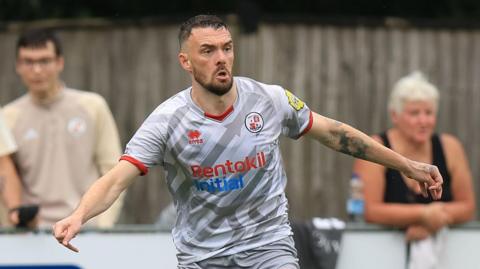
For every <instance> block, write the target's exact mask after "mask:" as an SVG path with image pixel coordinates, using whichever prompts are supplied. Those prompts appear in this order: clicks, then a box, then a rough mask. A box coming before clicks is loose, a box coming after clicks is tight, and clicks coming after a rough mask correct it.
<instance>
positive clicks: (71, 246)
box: [62, 243, 79, 253]
mask: <svg viewBox="0 0 480 269" xmlns="http://www.w3.org/2000/svg"><path fill="white" fill-rule="evenodd" d="M62 245H64V246H65V247H66V248H68V249H70V250H71V251H74V252H77V253H78V252H79V251H78V248H76V247H74V246H73V245H72V244H70V243H68V244H66V245H65V244H62Z"/></svg>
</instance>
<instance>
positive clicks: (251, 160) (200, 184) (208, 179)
mask: <svg viewBox="0 0 480 269" xmlns="http://www.w3.org/2000/svg"><path fill="white" fill-rule="evenodd" d="M264 166H265V153H264V152H263V151H262V152H259V153H257V155H256V156H255V157H249V156H247V157H245V159H244V160H241V161H236V162H232V161H231V160H227V161H225V162H224V163H220V164H215V165H213V166H200V165H192V166H190V168H191V171H192V177H193V178H194V180H193V181H194V184H195V187H196V188H197V191H208V192H211V193H215V192H225V191H232V190H238V189H241V188H243V186H244V184H243V177H244V175H245V173H246V172H248V171H250V170H254V169H259V168H262V167H264Z"/></svg>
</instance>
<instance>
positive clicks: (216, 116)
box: [205, 105, 233, 121]
mask: <svg viewBox="0 0 480 269" xmlns="http://www.w3.org/2000/svg"><path fill="white" fill-rule="evenodd" d="M232 112H233V105H232V106H230V107H229V108H228V109H227V110H225V112H223V113H222V114H220V115H213V114H210V113H207V112H205V117H207V118H211V119H214V120H217V121H223V120H224V119H225V118H226V117H227V116H228V115H230V113H232Z"/></svg>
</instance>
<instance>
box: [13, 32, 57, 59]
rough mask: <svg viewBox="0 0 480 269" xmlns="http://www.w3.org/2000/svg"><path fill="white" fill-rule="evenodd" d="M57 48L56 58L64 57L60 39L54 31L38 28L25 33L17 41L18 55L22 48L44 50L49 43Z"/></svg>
mask: <svg viewBox="0 0 480 269" xmlns="http://www.w3.org/2000/svg"><path fill="white" fill-rule="evenodd" d="M49 41H50V42H52V43H53V46H54V47H55V54H56V56H62V45H61V43H60V39H58V37H57V35H56V34H55V33H54V32H53V30H52V29H45V28H38V29H31V30H27V31H25V32H23V33H22V34H21V35H20V37H19V38H18V41H17V47H16V50H17V55H18V51H19V50H20V48H44V47H46V46H47V43H48V42H49Z"/></svg>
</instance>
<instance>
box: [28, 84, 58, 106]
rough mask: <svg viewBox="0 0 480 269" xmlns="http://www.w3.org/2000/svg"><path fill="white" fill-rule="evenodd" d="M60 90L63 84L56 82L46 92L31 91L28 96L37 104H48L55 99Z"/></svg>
mask: <svg viewBox="0 0 480 269" xmlns="http://www.w3.org/2000/svg"><path fill="white" fill-rule="evenodd" d="M62 88H63V84H62V83H61V82H57V83H55V84H54V85H53V86H52V87H51V88H50V89H48V90H46V91H42V92H33V91H31V92H30V93H31V94H30V95H31V96H32V98H33V100H34V101H35V102H37V103H39V104H49V103H52V102H53V101H55V100H56V99H57V97H58V96H59V94H60V92H61V90H62Z"/></svg>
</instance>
